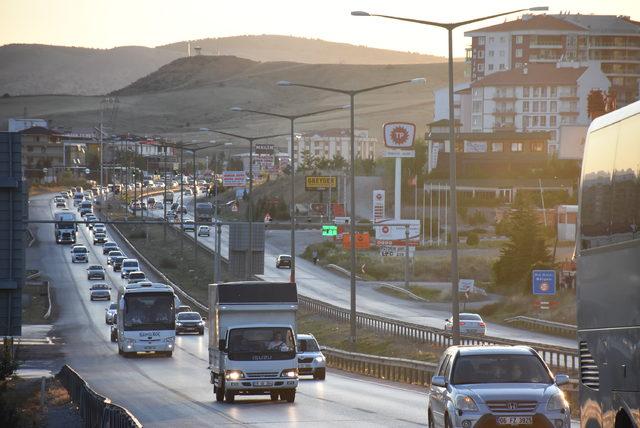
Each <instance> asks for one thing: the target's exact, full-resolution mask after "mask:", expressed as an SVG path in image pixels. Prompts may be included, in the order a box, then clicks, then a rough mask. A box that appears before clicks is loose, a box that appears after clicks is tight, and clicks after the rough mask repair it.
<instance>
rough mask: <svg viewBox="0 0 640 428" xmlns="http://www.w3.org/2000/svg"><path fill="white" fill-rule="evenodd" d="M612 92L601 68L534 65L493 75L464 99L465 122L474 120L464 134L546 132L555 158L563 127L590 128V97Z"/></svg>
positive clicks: (478, 83)
mask: <svg viewBox="0 0 640 428" xmlns="http://www.w3.org/2000/svg"><path fill="white" fill-rule="evenodd" d="M609 87H610V82H609V79H607V77H606V76H605V75H604V74H603V73H602V71H601V70H600V69H599V68H597V67H593V66H592V67H584V66H578V65H577V63H569V64H565V63H557V64H529V65H527V66H525V67H522V68H518V69H511V70H506V71H500V72H497V73H492V74H490V75H488V76H486V77H483V78H481V79H478V80H476V81H475V82H472V83H471V91H470V94H469V95H463V96H462V97H463V98H464V97H465V96H468V97H469V98H470V102H468V103H465V102H463V103H462V104H461V117H471V121H470V124H469V123H466V124H464V126H463V131H471V132H476V133H477V132H483V133H487V132H494V131H495V132H502V131H509V132H531V131H546V132H549V133H550V138H549V143H548V149H549V153H556V152H558V149H559V144H560V139H559V129H560V127H561V126H563V125H572V126H573V125H588V124H589V123H590V119H589V117H588V112H587V99H588V96H589V93H590V91H592V90H594V89H599V90H603V91H605V92H606V91H607V90H608V89H609ZM469 108H470V109H471V112H470V113H469V112H468V111H465V109H469Z"/></svg>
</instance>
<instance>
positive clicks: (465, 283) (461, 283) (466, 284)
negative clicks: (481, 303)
mask: <svg viewBox="0 0 640 428" xmlns="http://www.w3.org/2000/svg"><path fill="white" fill-rule="evenodd" d="M475 285H476V281H475V279H462V278H460V279H459V280H458V292H459V293H468V292H469V291H471V290H472V289H473V287H475Z"/></svg>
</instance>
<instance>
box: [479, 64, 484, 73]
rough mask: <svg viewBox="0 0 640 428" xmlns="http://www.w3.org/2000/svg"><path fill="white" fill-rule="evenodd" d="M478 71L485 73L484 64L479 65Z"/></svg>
mask: <svg viewBox="0 0 640 428" xmlns="http://www.w3.org/2000/svg"><path fill="white" fill-rule="evenodd" d="M478 71H484V64H483V63H479V64H478Z"/></svg>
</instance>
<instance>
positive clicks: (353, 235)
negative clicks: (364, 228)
mask: <svg viewBox="0 0 640 428" xmlns="http://www.w3.org/2000/svg"><path fill="white" fill-rule="evenodd" d="M425 82H426V80H425V79H424V78H423V77H418V78H415V79H410V80H401V81H399V82H392V83H387V84H384V85H377V86H371V87H369V88H363V89H356V90H348V89H337V88H328V87H324V86H316V85H307V84H303V83H293V82H289V81H288V80H281V81H280V82H278V86H298V87H302V88H310V89H318V90H320V91H327V92H335V93H339V94H344V95H348V96H349V100H350V103H349V110H350V111H351V171H350V180H349V181H350V187H351V203H350V210H351V213H350V215H351V219H350V221H349V225H350V228H349V231H350V235H351V269H350V270H351V314H350V326H351V333H350V340H351V342H352V343H355V341H356V239H355V238H356V194H355V187H356V186H355V184H356V168H355V165H356V160H355V157H356V155H355V113H354V101H355V97H356V95H358V94H361V93H363V92H371V91H375V90H378V89H382V88H388V87H390V86H397V85H403V84H405V83H413V84H424V83H425Z"/></svg>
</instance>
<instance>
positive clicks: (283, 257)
mask: <svg viewBox="0 0 640 428" xmlns="http://www.w3.org/2000/svg"><path fill="white" fill-rule="evenodd" d="M283 266H286V267H288V268H289V269H291V256H290V255H288V254H280V255H279V256H278V257H277V258H276V268H278V269H280V268H281V267H283Z"/></svg>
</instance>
